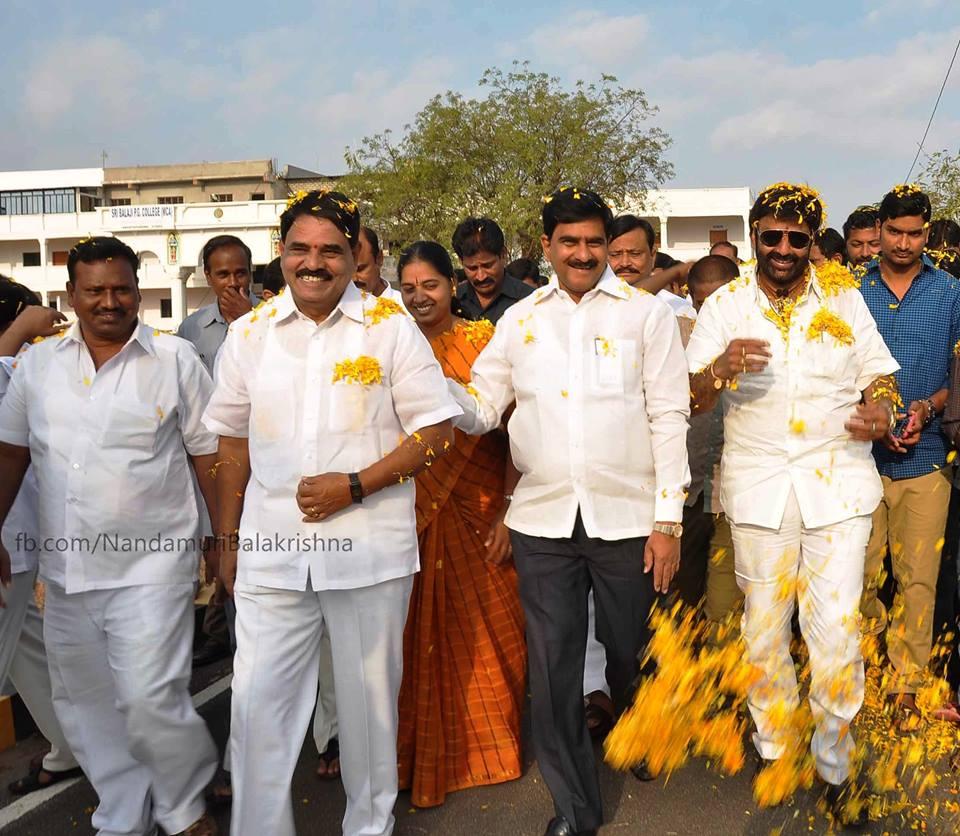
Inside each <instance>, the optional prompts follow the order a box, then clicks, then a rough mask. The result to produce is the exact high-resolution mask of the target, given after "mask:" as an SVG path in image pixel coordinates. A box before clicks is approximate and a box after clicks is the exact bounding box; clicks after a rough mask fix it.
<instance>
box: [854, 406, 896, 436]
mask: <svg viewBox="0 0 960 836" xmlns="http://www.w3.org/2000/svg"><path fill="white" fill-rule="evenodd" d="M843 426H844V429H846V431H847V432H848V433H850V436H851V437H852V438H853V439H854V440H855V441H880V439H885V438H886V437H887V436H888V435H889V434H890V407H888V406H887V405H886V404H885V403H883V402H881V401H868V402H867V403H860V404H857V408H856V409H855V410H854V412H853V415H851V416H850V420H849V421H847V423H846V424H844V425H843Z"/></svg>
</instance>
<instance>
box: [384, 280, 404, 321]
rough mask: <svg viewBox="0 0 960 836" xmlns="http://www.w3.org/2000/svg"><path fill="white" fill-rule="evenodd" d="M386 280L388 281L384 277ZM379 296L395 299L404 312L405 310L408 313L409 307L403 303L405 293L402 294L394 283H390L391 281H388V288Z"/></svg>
mask: <svg viewBox="0 0 960 836" xmlns="http://www.w3.org/2000/svg"><path fill="white" fill-rule="evenodd" d="M384 281H385V282H386V281H387V280H386V279H384ZM377 298H378V299H392V300H393V301H394V302H396V303H397V304H398V305H399V306H400V307H401V308H403V312H404V313H407V308H406V306H405V305H404V304H403V294H402V293H401V292H400V291H399V290H397V289H396V288H394V286H393V285H392V284H390V282H387V286H386V288H385V289H384V291H383V293H381V294H380V295H379V296H378V297H377Z"/></svg>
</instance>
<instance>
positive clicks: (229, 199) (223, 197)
mask: <svg viewBox="0 0 960 836" xmlns="http://www.w3.org/2000/svg"><path fill="white" fill-rule="evenodd" d="M213 202H214V203H233V195H232V194H215V195H213Z"/></svg>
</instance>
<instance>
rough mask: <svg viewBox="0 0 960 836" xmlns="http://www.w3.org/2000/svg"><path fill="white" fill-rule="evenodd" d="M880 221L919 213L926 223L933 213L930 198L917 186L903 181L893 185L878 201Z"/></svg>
mask: <svg viewBox="0 0 960 836" xmlns="http://www.w3.org/2000/svg"><path fill="white" fill-rule="evenodd" d="M879 214H880V223H884V222H885V221H890V220H893V219H895V218H906V217H909V216H912V215H919V216H920V217H922V218H923V220H924V221H925V222H927V223H929V222H930V217H931V216H932V215H933V209H932V208H931V207H930V198H929V197H927V196H926V194H924V192H923V190H922V189H921V188H920V187H919V186H914V185H913V184H912V183H904V184H901V185H899V186H894V187H893V188H892V189H891V190H890V191H889V192H887V193H886V194H885V195H884V196H883V200H881V201H880V211H879Z"/></svg>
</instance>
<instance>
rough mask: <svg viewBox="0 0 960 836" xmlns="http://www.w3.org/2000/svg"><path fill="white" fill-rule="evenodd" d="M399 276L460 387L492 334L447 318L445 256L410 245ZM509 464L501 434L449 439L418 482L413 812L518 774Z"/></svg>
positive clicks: (403, 713) (519, 672)
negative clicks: (507, 518) (448, 445)
mask: <svg viewBox="0 0 960 836" xmlns="http://www.w3.org/2000/svg"><path fill="white" fill-rule="evenodd" d="M398 274H399V277H400V287H401V293H402V295H403V300H404V304H405V305H406V307H407V309H408V310H409V312H410V314H411V315H412V316H413V318H414V319H415V320H416V322H417V324H418V325H419V326H420V329H421V331H422V332H423V334H424V335H425V336H426V337H427V338H428V339H429V340H430V344H431V346H432V347H433V351H434V354H435V355H436V357H437V360H438V361H439V363H440V365H441V367H442V368H443V371H444V374H445V375H446V376H447V377H451V378H453V379H455V380H458V381H460V382H461V383H464V384H466V383H468V382H469V380H470V367H471V365H472V363H473V361H474V359H475V358H476V356H477V355H478V354H479V353H480V350H481V349H482V348H483V346H484V345H486V343H487V341H488V340H489V339H490V336H491V335H492V333H493V326H492V325H491V324H490V323H489V322H485V321H481V322H477V323H473V322H465V321H464V320H461V319H459V318H458V317H455V316H453V314H452V312H451V299H452V281H453V267H452V265H451V263H450V257H449V255H447V252H446V250H445V249H444V248H443V247H442V246H440V245H439V244H436V243H433V242H429V241H421V242H418V243H416V244H414V245H412V246H411V247H410V248H409V249H408V250H406V251H405V252H404V253H403V255H402V256H401V258H400V262H399V265H398ZM509 462H510V459H509V449H508V443H507V439H506V436H505V434H504V433H503V432H501V431H496V432H492V433H488V434H487V435H485V436H480V437H475V436H468V435H466V434H464V433H462V432H460V431H459V430H457V431H456V442H455V444H454V447H453V449H452V450H449V451H448V452H447V453H446V455H444V456H442V457H441V458H439V459H436V460H435V461H434V462H433V464H432V466H431V467H430V468H429V469H428V470H426V471H424V472H423V473H422V474H421V475H419V476H417V480H416V481H417V499H416V503H417V534H418V538H419V542H420V567H421V568H420V574H419V575H417V577H416V579H415V580H414V586H413V592H412V595H411V598H410V612H409V615H408V616H407V625H406V630H405V632H404V648H403V649H404V654H403V657H404V659H403V665H404V668H403V681H402V684H401V686H400V700H399V709H400V730H399V739H398V746H397V755H398V761H399V771H400V787H401V789H410V790H411V800H412V802H413V804H414V805H415V806H418V807H433V806H436V805H438V804H442V803H443V800H444V798H445V796H446V794H447V793H448V792H452V791H453V790H458V789H463V788H465V787H473V786H481V785H485V784H496V783H500V782H503V781H509V780H512V779H514V778H518V777H520V774H521V771H522V760H521V752H520V718H521V712H522V710H523V701H524V691H525V684H526V682H525V678H526V643H525V640H524V633H523V629H524V627H523V611H522V609H521V606H520V597H519V593H518V590H517V575H516V571H515V569H514V567H513V563H512V561H511V557H510V540H509V537H508V533H507V529H506V527H505V526H504V525H503V514H504V504H505V497H504V494H505V493H509V490H506V491H505V478H507V477H505V472H506V470H507V468H508V466H509ZM510 470H511V473H513V474H515V471H513V470H512V467H510ZM515 481H516V478H515V477H510V478H509V484H508V487H509V488H512V486H513V483H515Z"/></svg>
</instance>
